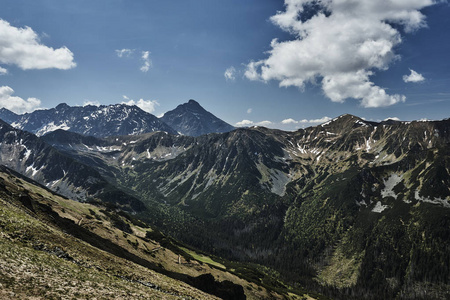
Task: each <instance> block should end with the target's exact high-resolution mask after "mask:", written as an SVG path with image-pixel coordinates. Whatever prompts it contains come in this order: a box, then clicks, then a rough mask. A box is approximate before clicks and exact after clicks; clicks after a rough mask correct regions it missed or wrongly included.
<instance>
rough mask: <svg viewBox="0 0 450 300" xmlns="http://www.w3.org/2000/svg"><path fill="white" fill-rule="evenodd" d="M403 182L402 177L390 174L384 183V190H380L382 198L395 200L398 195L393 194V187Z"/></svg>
mask: <svg viewBox="0 0 450 300" xmlns="http://www.w3.org/2000/svg"><path fill="white" fill-rule="evenodd" d="M402 180H403V176H399V175H397V174H391V176H389V177H388V178H387V179H385V180H383V181H384V189H382V190H381V196H382V197H383V198H386V197H394V198H395V199H397V197H398V195H396V194H395V192H394V190H393V189H394V187H395V186H396V185H397V184H399V183H400V182H401V181H402Z"/></svg>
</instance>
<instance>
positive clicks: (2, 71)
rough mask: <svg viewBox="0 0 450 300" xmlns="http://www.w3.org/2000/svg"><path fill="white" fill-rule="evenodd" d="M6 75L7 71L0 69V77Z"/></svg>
mask: <svg viewBox="0 0 450 300" xmlns="http://www.w3.org/2000/svg"><path fill="white" fill-rule="evenodd" d="M6 74H8V70H6V69H5V68H2V67H0V75H6Z"/></svg>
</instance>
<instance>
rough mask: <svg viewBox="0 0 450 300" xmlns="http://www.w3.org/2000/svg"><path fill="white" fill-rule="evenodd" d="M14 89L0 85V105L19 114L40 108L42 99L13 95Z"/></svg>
mask: <svg viewBox="0 0 450 300" xmlns="http://www.w3.org/2000/svg"><path fill="white" fill-rule="evenodd" d="M13 94H14V90H13V89H12V88H10V87H9V86H1V87H0V107H4V108H6V109H9V110H10V111H13V112H15V113H17V114H23V113H26V112H32V111H34V110H36V109H37V108H39V106H40V105H41V100H39V99H36V98H28V99H27V100H24V99H22V98H20V97H17V96H13Z"/></svg>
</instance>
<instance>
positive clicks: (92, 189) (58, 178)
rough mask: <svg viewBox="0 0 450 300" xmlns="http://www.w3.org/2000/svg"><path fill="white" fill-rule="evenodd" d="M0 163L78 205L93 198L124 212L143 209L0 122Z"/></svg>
mask: <svg viewBox="0 0 450 300" xmlns="http://www.w3.org/2000/svg"><path fill="white" fill-rule="evenodd" d="M0 163H1V164H2V165H5V166H7V167H9V168H11V169H13V170H15V171H16V172H18V173H20V174H22V175H25V176H27V177H29V178H31V179H33V180H35V181H37V182H39V183H40V184H42V185H45V186H46V187H48V188H50V189H52V190H54V191H57V192H58V193H60V194H61V195H64V196H66V197H70V198H73V199H76V200H80V201H86V200H89V199H90V198H93V197H95V198H98V199H101V200H103V201H107V202H112V203H115V204H118V205H121V206H122V208H123V209H125V210H134V211H139V210H143V209H145V206H144V205H143V203H142V202H141V201H139V200H138V199H137V198H134V197H130V196H129V195H126V194H125V193H124V192H123V191H121V190H119V189H117V188H116V187H114V186H113V185H111V184H110V183H108V182H107V181H106V180H105V179H104V178H103V177H102V176H101V175H100V173H99V172H98V171H97V170H95V169H93V168H92V167H90V166H88V165H87V164H83V163H80V162H78V161H76V160H74V159H73V158H71V157H70V156H67V155H64V154H62V153H60V152H59V151H57V150H56V149H54V148H53V147H51V146H50V145H48V144H47V143H45V142H44V141H42V140H41V139H40V138H38V137H36V136H35V135H33V134H31V133H29V132H26V131H22V130H18V129H15V128H13V127H11V126H10V125H8V124H6V123H5V122H3V121H1V120H0Z"/></svg>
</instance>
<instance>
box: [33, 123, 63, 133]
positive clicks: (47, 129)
mask: <svg viewBox="0 0 450 300" xmlns="http://www.w3.org/2000/svg"><path fill="white" fill-rule="evenodd" d="M58 129H62V130H69V129H70V127H69V126H68V125H67V124H66V122H64V123H61V124H59V125H55V122H50V123H48V124H47V125H44V126H42V127H41V128H40V129H38V130H37V131H36V135H37V136H43V135H45V134H47V133H49V132H52V131H55V130H58Z"/></svg>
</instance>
